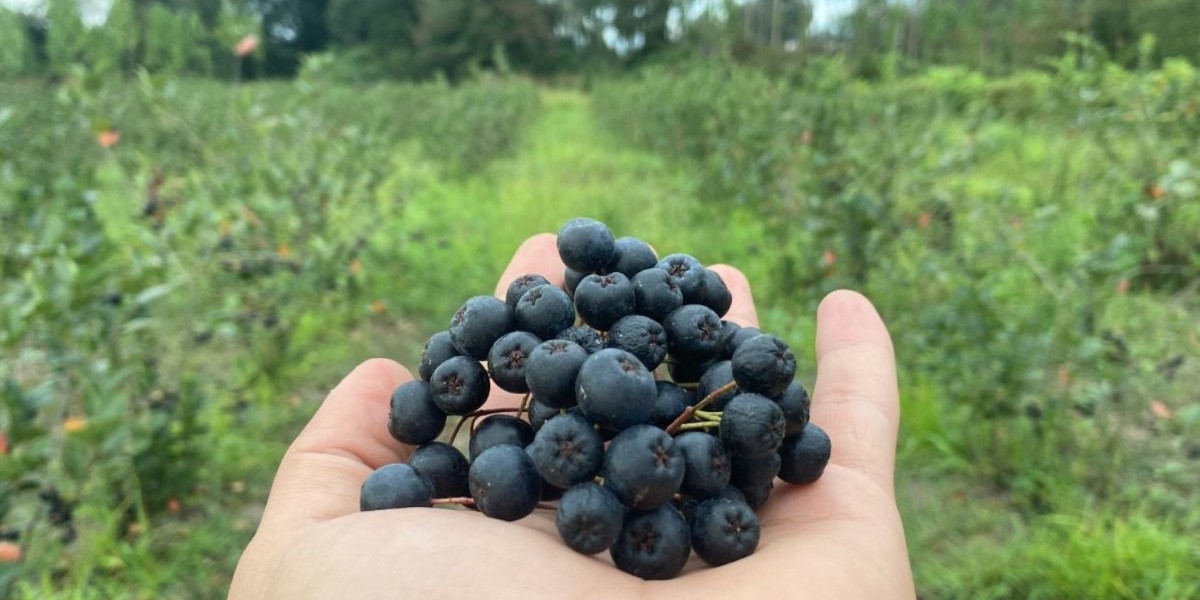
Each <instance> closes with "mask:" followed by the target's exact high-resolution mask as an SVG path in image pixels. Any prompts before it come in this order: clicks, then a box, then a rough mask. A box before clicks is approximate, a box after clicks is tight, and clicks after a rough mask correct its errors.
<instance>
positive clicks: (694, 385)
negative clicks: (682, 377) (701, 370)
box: [675, 383, 700, 392]
mask: <svg viewBox="0 0 1200 600" xmlns="http://www.w3.org/2000/svg"><path fill="white" fill-rule="evenodd" d="M675 385H677V386H679V387H681V388H683V389H685V390H687V391H689V392H694V391H696V390H698V389H700V384H699V383H677V384H675Z"/></svg>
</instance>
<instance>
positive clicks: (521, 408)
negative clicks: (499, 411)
mask: <svg viewBox="0 0 1200 600" xmlns="http://www.w3.org/2000/svg"><path fill="white" fill-rule="evenodd" d="M529 396H530V394H525V396H524V397H522V398H521V405H520V406H518V407H517V418H518V419H520V418H521V414H522V413H524V412H525V408H526V407H528V406H529Z"/></svg>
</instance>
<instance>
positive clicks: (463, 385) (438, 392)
mask: <svg viewBox="0 0 1200 600" xmlns="http://www.w3.org/2000/svg"><path fill="white" fill-rule="evenodd" d="M429 389H430V391H431V392H432V393H433V402H434V403H435V404H437V406H438V408H440V409H442V411H444V412H445V413H446V414H450V415H465V414H467V413H469V412H473V411H476V410H479V407H481V406H483V403H484V402H487V399H488V392H490V391H491V382H490V380H489V379H488V374H487V370H486V369H484V368H483V365H481V364H479V363H478V362H477V361H475V360H472V359H470V358H467V357H466V356H455V357H454V358H451V359H450V360H448V361H446V362H444V363H442V364H441V365H440V366H438V368H436V369H434V371H433V379H432V380H430V382H429Z"/></svg>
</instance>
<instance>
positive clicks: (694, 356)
mask: <svg viewBox="0 0 1200 600" xmlns="http://www.w3.org/2000/svg"><path fill="white" fill-rule="evenodd" d="M663 328H664V329H666V330H667V339H668V340H669V342H668V343H669V348H668V351H669V353H670V355H671V356H672V357H674V358H677V359H679V360H683V361H689V362H703V361H707V360H711V359H713V358H715V357H716V356H717V351H718V350H719V349H720V341H721V319H720V317H718V316H717V313H714V312H713V311H712V309H710V308H708V307H707V306H701V305H699V304H685V305H683V306H681V307H679V308H678V309H676V310H675V311H674V312H672V313H671V314H669V315H667V318H666V319H665V320H663Z"/></svg>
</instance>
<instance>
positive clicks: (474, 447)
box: [467, 415, 533, 462]
mask: <svg viewBox="0 0 1200 600" xmlns="http://www.w3.org/2000/svg"><path fill="white" fill-rule="evenodd" d="M532 441H533V426H532V425H530V424H529V423H527V422H525V421H522V420H521V419H518V418H516V417H514V416H512V415H490V416H487V417H483V418H482V419H480V420H479V424H478V425H476V426H475V431H473V432H471V442H470V443H469V444H467V453H468V454H469V455H470V456H471V462H475V459H476V458H478V457H479V455H480V454H482V453H484V452H486V451H487V450H488V449H489V448H493V447H495V446H516V447H517V448H521V449H524V448H525V446H528V445H529V443H530V442H532Z"/></svg>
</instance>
